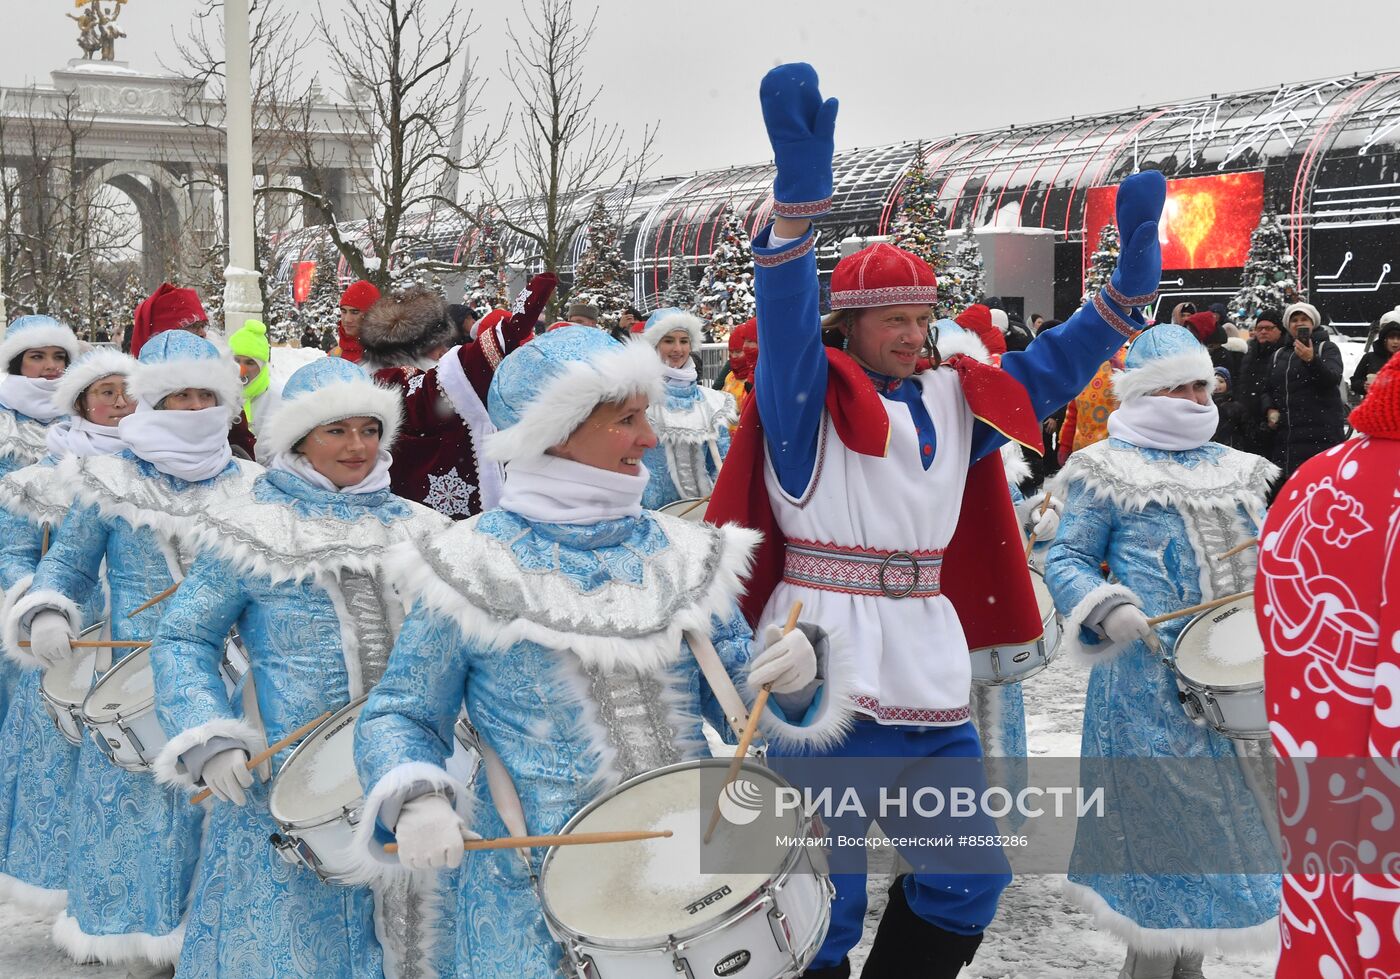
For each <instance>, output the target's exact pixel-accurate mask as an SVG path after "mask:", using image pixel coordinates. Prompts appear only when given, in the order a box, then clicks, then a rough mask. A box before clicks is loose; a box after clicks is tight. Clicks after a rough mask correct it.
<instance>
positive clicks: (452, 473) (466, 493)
mask: <svg viewBox="0 0 1400 979" xmlns="http://www.w3.org/2000/svg"><path fill="white" fill-rule="evenodd" d="M475 492H476V487H475V486H473V485H472V484H471V483H469V482H467V481H466V480H464V479H463V478H462V477H461V475H460V474H458V472H457V467H456V466H453V467H452V468H451V469H449V470H447V472H445V473H443V474H442V475H441V476H434V475H433V474H432V473H429V474H428V495H427V496H425V497H423V505H424V506H430V507H432V508H433V509H434V510H436V511H437V512H438V513H445V514H447V515H448V516H449V517H451V516H463V517H469V516H471V512H472V511H471V497H472V494H473V493H475Z"/></svg>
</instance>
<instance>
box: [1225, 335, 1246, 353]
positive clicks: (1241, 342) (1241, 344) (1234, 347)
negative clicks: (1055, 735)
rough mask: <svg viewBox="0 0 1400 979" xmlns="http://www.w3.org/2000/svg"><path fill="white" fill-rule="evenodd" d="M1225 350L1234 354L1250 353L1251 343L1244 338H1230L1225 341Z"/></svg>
mask: <svg viewBox="0 0 1400 979" xmlns="http://www.w3.org/2000/svg"><path fill="white" fill-rule="evenodd" d="M1225 349H1226V350H1229V351H1232V352H1233V353H1237V354H1243V353H1249V341H1248V340H1246V339H1245V338H1244V337H1230V339H1228V340H1226V341H1225Z"/></svg>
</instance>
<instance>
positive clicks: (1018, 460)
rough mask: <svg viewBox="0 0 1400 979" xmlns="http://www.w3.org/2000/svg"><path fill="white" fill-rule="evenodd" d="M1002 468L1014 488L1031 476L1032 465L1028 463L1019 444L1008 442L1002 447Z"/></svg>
mask: <svg viewBox="0 0 1400 979" xmlns="http://www.w3.org/2000/svg"><path fill="white" fill-rule="evenodd" d="M1001 468H1002V469H1003V470H1004V471H1005V472H1006V481H1007V482H1008V483H1010V484H1011V485H1012V486H1019V485H1020V483H1021V482H1022V480H1024V479H1025V478H1026V477H1027V476H1029V475H1030V474H1031V464H1030V463H1029V462H1027V461H1026V456H1025V453H1023V452H1022V451H1021V444H1020V443H1019V442H1007V443H1006V444H1005V445H1003V446H1002V447H1001Z"/></svg>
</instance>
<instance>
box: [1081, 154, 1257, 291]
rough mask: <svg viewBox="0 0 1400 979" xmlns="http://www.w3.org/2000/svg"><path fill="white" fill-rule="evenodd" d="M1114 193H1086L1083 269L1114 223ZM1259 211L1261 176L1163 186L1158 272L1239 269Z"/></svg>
mask: <svg viewBox="0 0 1400 979" xmlns="http://www.w3.org/2000/svg"><path fill="white" fill-rule="evenodd" d="M1117 197H1118V188H1117V187H1090V188H1089V192H1088V194H1087V195H1086V198H1085V205H1084V267H1085V268H1088V267H1089V256H1090V255H1091V254H1093V251H1094V249H1095V248H1097V247H1098V241H1099V232H1100V231H1102V230H1103V226H1104V225H1105V224H1108V223H1110V222H1111V221H1112V220H1113V204H1114V201H1115V200H1116V199H1117ZM1263 210H1264V173H1263V171H1262V170H1251V171H1249V172H1248V173H1224V174H1220V175H1219V176H1213V177H1186V178H1184V179H1181V180H1168V181H1167V203H1166V206H1165V207H1164V208H1163V209H1162V223H1161V225H1160V226H1159V228H1158V239H1159V240H1160V241H1161V243H1162V268H1163V269H1173V270H1177V269H1231V268H1241V267H1243V265H1244V261H1245V258H1247V257H1248V255H1249V236H1250V234H1251V233H1252V232H1253V231H1254V229H1255V227H1257V226H1258V224H1259V215H1260V214H1261V213H1263Z"/></svg>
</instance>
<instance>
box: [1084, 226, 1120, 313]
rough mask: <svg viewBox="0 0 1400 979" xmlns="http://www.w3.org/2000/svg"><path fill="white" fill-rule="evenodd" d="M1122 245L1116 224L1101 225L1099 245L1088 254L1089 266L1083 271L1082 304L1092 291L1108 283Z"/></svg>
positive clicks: (1090, 297)
mask: <svg viewBox="0 0 1400 979" xmlns="http://www.w3.org/2000/svg"><path fill="white" fill-rule="evenodd" d="M1121 250H1122V245H1121V244H1120V243H1119V241H1118V225H1116V224H1114V223H1113V222H1111V221H1110V222H1109V223H1108V224H1106V225H1104V226H1103V230H1102V231H1100V232H1099V247H1098V248H1096V249H1094V253H1093V254H1092V255H1090V256H1089V268H1088V269H1087V270H1086V271H1085V273H1084V295H1083V297H1082V298H1081V299H1080V300H1079V304H1080V305H1081V306H1082V305H1084V303H1087V302H1088V301H1089V300H1091V299H1093V298H1094V293H1096V292H1098V291H1099V290H1100V289H1102V288H1103V287H1104V286H1106V285H1108V282H1109V280H1110V279H1112V278H1113V270H1114V269H1115V268H1117V267H1118V252H1119V251H1121Z"/></svg>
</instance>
